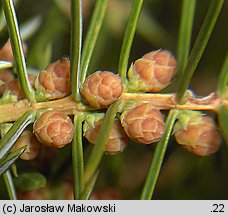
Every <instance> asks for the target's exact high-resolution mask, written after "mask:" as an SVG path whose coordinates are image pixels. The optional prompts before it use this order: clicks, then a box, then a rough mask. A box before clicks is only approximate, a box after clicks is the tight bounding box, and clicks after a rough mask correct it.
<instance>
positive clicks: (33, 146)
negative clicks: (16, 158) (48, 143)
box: [13, 130, 41, 160]
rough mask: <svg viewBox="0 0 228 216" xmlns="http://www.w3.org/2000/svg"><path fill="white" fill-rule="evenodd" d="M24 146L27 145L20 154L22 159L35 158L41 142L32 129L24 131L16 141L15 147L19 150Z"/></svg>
mask: <svg viewBox="0 0 228 216" xmlns="http://www.w3.org/2000/svg"><path fill="white" fill-rule="evenodd" d="M23 146H26V149H25V151H24V152H23V153H22V155H21V156H20V159H22V160H33V159H35V158H36V157H37V155H38V153H39V152H40V149H41V144H40V143H39V141H38V140H37V138H36V136H35V135H34V134H33V133H32V132H31V131H30V130H25V131H23V133H22V134H21V136H20V137H19V138H18V140H17V141H16V143H15V145H14V147H13V149H14V150H18V149H20V148H21V147H23Z"/></svg>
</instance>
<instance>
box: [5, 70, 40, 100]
mask: <svg viewBox="0 0 228 216" xmlns="http://www.w3.org/2000/svg"><path fill="white" fill-rule="evenodd" d="M28 77H29V82H30V84H31V85H32V87H34V83H35V79H36V75H34V74H29V76H28ZM6 90H8V91H10V93H11V94H14V95H16V96H17V99H18V100H22V99H25V94H24V92H23V90H22V88H21V86H20V83H19V80H18V79H13V80H11V81H10V82H9V83H8V85H7V88H6Z"/></svg>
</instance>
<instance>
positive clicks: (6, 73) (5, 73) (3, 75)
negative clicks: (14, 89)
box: [0, 70, 14, 95]
mask: <svg viewBox="0 0 228 216" xmlns="http://www.w3.org/2000/svg"><path fill="white" fill-rule="evenodd" d="M13 79H14V75H13V73H12V72H11V71H10V70H1V71H0V80H1V81H3V82H4V84H2V85H0V95H1V94H3V92H4V91H5V90H6V88H7V84H8V83H9V82H10V81H11V80H13Z"/></svg>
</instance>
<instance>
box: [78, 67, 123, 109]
mask: <svg viewBox="0 0 228 216" xmlns="http://www.w3.org/2000/svg"><path fill="white" fill-rule="evenodd" d="M80 90H81V94H82V96H83V97H84V98H85V99H86V101H87V102H88V103H89V105H90V106H92V107H94V108H97V109H99V108H105V107H108V106H109V105H111V104H112V103H113V102H115V101H116V100H117V99H118V98H119V97H120V95H121V93H122V91H123V87H122V81H121V78H120V77H119V76H118V75H116V74H114V73H112V72H108V71H97V72H95V73H93V74H91V75H90V76H89V77H87V78H86V80H85V82H84V83H83V85H82V86H81V89H80Z"/></svg>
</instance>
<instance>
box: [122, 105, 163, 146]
mask: <svg viewBox="0 0 228 216" xmlns="http://www.w3.org/2000/svg"><path fill="white" fill-rule="evenodd" d="M121 124H122V126H123V128H124V131H125V132H126V134H127V135H128V136H129V137H130V138H131V139H132V140H134V141H136V142H138V143H141V144H151V143H155V142H158V141H159V140H160V139H161V138H162V135H163V133H164V130H165V125H164V121H163V118H162V115H161V113H160V111H159V110H157V109H155V108H154V107H153V106H152V105H150V104H148V103H144V104H141V105H138V106H136V107H134V108H133V109H130V110H126V111H124V112H123V113H122V114H121Z"/></svg>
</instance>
